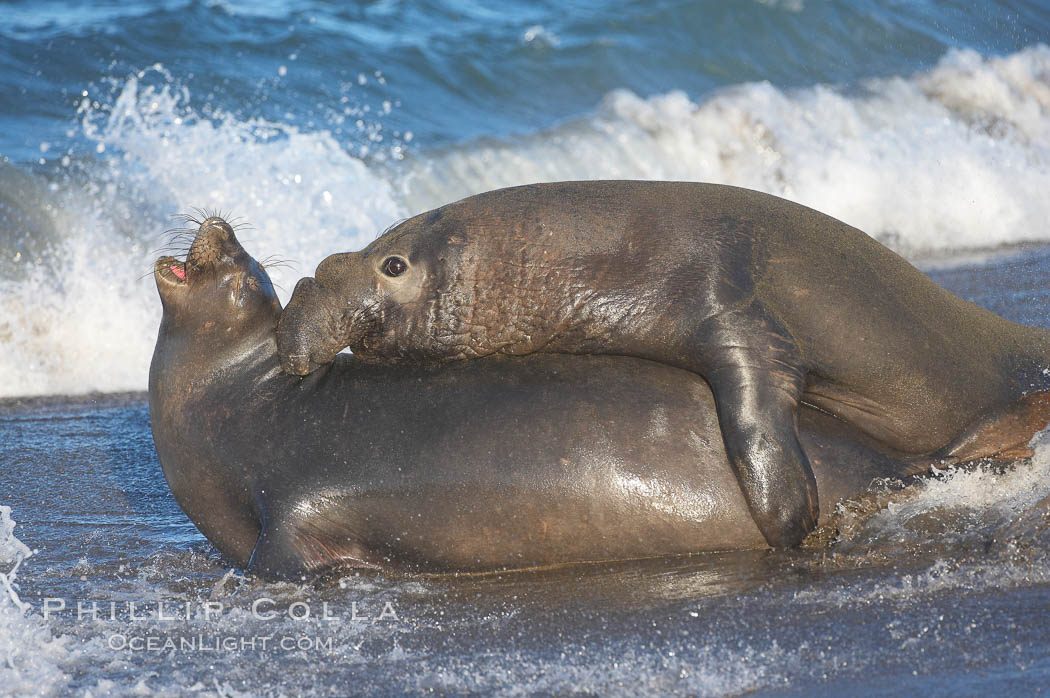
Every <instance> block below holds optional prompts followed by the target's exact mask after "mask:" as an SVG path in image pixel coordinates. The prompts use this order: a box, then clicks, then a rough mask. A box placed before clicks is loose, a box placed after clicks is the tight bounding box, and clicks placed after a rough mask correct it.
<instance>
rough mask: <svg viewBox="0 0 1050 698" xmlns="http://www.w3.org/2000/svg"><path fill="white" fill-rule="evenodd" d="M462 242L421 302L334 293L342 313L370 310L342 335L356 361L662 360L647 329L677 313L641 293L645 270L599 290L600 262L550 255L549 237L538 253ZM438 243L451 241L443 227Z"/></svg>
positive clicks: (508, 244) (348, 319) (372, 291)
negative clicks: (626, 356) (542, 356)
mask: <svg viewBox="0 0 1050 698" xmlns="http://www.w3.org/2000/svg"><path fill="white" fill-rule="evenodd" d="M459 235H460V236H461V239H460V241H459V242H457V243H451V244H448V246H447V248H445V249H443V250H442V252H441V257H442V258H443V259H444V260H445V263H443V264H441V265H439V266H438V267H437V268H436V269H431V270H429V271H430V275H429V276H428V279H427V282H426V284H425V285H424V290H423V293H422V298H421V300H419V301H417V302H416V303H412V304H403V303H391V302H385V303H384V302H383V301H382V300H381V298H382V294H381V293H380V292H379V291H378V290H377V289H376V288H374V287H371V288H368V289H366V290H365V291H364V292H363V293H362V292H358V293H357V294H356V298H357V299H362V300H354V297H355V296H354V294H353V292H350V293H347V292H346V291H344V292H343V293H342V294H340V293H338V292H336V293H335V294H334V295H335V298H340V296H341V298H340V300H334V301H333V306H335V305H336V304H339V303H341V304H343V305H345V306H348V307H350V308H355V309H356V308H367V310H366V311H365V312H360V311H357V312H346V313H344V315H343V318H342V321H341V323H342V326H343V328H344V329H343V332H342V335H341V336H342V337H343V338H346V339H347V340H350V341H347V342H346V344H345V345H348V346H350V348H351V350H352V351H353V352H354V354H355V355H356V356H358V357H359V358H361V359H362V360H364V361H368V362H371V363H396V362H399V361H413V362H443V361H453V360H459V359H469V358H478V357H483V356H489V355H492V354H506V355H512V356H521V355H526V354H533V353H537V352H549V353H560V352H566V353H573V354H604V353H615V354H620V353H633V354H634V355H637V356H645V357H648V356H649V355H651V354H653V352H652V351H650V350H649V347H647V346H643V340H644V339H645V337H647V336H650V335H649V333H648V332H647V331H646V330H647V326H648V324H649V323H655V322H657V321H658V320H659V318H661V317H665V316H666V315H667V308H666V301H665V296H662V295H661V294H660V293H657V292H653V293H649V294H646V293H639V292H638V291H637V289H638V288H639V287H644V284H643V283H642V281H644V279H642V278H636V276H635V274H636V273H637V270H639V269H642V268H643V266H644V265H624V266H623V267H621V268H618V269H610V270H609V272H608V274H607V275H606V277H605V278H604V279H602V280H601V283H595V280H594V275H595V272H594V269H593V267H594V266H595V265H594V264H593V262H591V261H590V260H588V259H586V258H585V257H581V256H579V255H571V254H566V253H565V251H563V250H557V249H548V247H551V248H553V246H548V247H545V246H544V241H543V238H542V237H539V238H538V239H539V242H534V243H528V244H530V245H533V246H534V247H536V249H533V250H530V249H527V247H523V246H522V242H521V241H522V240H523V239H524V240H530V239H533V238H537V236H529V235H522V236H508V235H488V234H485V233H484V231H480V232H479V233H478V234H476V235H475V236H471V235H470V231H469V229H468V231H467V232H466V233H463V232H461V233H460V234H459ZM433 236H434V237H436V238H447V237H449V236H448V234H447V232H446V231H444V230H441V229H439V230H436V231H434V233H433ZM468 241H470V242H469V244H470V250H471V251H470V253H469V254H466V251H467V250H468ZM511 248H513V249H511ZM639 276H641V274H639ZM347 298H350V299H351V300H349V301H348V300H347ZM420 306H422V307H420ZM635 345H637V346H635Z"/></svg>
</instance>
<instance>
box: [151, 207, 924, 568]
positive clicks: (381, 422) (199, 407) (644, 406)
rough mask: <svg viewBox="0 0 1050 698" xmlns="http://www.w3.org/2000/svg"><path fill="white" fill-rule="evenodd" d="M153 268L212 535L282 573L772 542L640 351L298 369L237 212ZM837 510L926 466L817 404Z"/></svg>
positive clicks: (168, 399)
mask: <svg viewBox="0 0 1050 698" xmlns="http://www.w3.org/2000/svg"><path fill="white" fill-rule="evenodd" d="M155 276H156V281H157V287H158V289H159V291H160V296H161V299H162V301H163V307H164V315H163V319H162V321H161V326H160V332H159V335H158V338H157V346H156V351H155V353H154V355H153V363H152V366H151V368H150V385H149V398H150V421H151V424H152V428H153V436H154V440H155V442H156V447H157V454H158V456H159V458H160V463H161V466H162V467H163V470H164V475H165V477H166V478H167V480H168V483H169V484H170V486H171V490H172V492H173V493H174V495H175V498H176V500H177V501H178V503H179V505H180V506H181V507H182V508H183V510H184V511H185V512H186V513H187V515H188V516H189V518H190V519H191V520H192V521H193V523H194V524H196V526H197V527H198V528H199V529H200V530H201V532H202V533H204V535H205V536H207V537H208V539H209V540H211V541H212V543H214V545H215V546H216V547H217V548H218V549H219V550H220V551H221V552H222V553H223V554H225V555H226V556H227V557H228V558H229V559H230V560H231V561H232V562H233V563H234V564H236V565H238V566H242V567H246V568H247V569H248V570H249V571H250V572H254V573H257V574H258V575H261V576H263V577H266V578H286V579H287V578H290V579H300V578H302V577H304V576H308V575H313V574H316V573H319V572H323V571H326V570H330V569H332V568H343V567H378V568H382V569H385V570H394V571H403V572H435V573H441V572H451V571H461V572H485V571H491V570H502V569H519V568H528V567H536V566H547V565H557V564H567V563H579V562H587V561H601V560H622V559H632V558H643V557H654V556H665V555H676V554H683V553H694V552H702V551H710V550H732V549H745V548H755V547H763V546H764V540H763V538H762V535H761V534H760V532H759V530H758V528H757V527H756V526H755V524H754V521H753V520H752V518H751V516H750V514H749V512H748V509H747V505H746V503H745V502H744V499H743V497H742V495H741V493H740V490H739V488H738V486H737V484H736V481H735V478H734V475H733V472H732V470H731V469H730V466H729V463H728V461H727V459H726V456H725V452H724V451H723V449H722V445H721V438H720V434H719V430H718V422H717V419H716V417H715V411H714V406H713V401H712V397H711V392H710V390H709V389H708V387H707V386H706V384H705V383H704V381H703V380H701V379H700V378H699V377H697V376H696V375H695V374H692V373H689V372H686V371H683V370H681V369H677V368H673V367H670V366H666V365H664V364H659V363H655V362H652V361H647V360H644V359H637V358H629V357H608V356H593V357H592V356H583V357H574V356H555V355H538V356H534V357H524V358H515V357H501V358H495V359H492V360H490V361H476V362H460V363H456V364H445V365H440V366H432V367H413V366H408V367H390V366H377V365H367V364H364V363H363V362H361V361H360V360H358V359H355V358H353V357H351V356H339V357H337V358H336V360H335V361H333V362H331V363H329V364H327V365H326V366H324V367H322V368H321V369H320V370H318V371H317V372H315V373H314V374H312V375H310V376H308V377H307V378H304V379H302V378H298V377H295V376H290V375H288V374H287V373H285V372H283V371H281V370H280V366H279V362H278V357H277V346H276V338H275V333H274V328H275V326H276V324H277V322H278V318H279V317H280V312H281V309H280V305H279V303H278V301H277V299H276V297H275V295H274V293H273V288H272V286H271V284H270V280H269V277H268V276H267V274H266V272H265V270H264V269H262V268H261V267H260V266H259V264H258V263H256V261H255V260H254V259H253V258H252V257H251V256H250V255H248V253H247V252H245V251H244V250H243V248H242V247H241V246H240V244H238V242H237V240H236V238H235V235H234V232H233V230H232V229H231V228H230V227H229V226H228V225H227V224H226V223H225V222H224V221H222V220H221V219H217V218H212V219H209V220H207V221H205V222H204V223H203V225H202V226H201V227H200V230H199V231H198V233H197V235H196V240H195V241H194V243H193V246H192V248H191V249H190V252H189V254H188V256H187V261H186V262H185V264H183V263H182V262H179V261H178V260H176V259H174V258H171V257H165V258H162V259H160V260H158V261H157V264H156V269H155ZM800 424H801V436H802V441H803V443H804V444H805V446H806V449H807V451H808V452H809V453H810V456H811V463H812V466H813V471H814V473H815V475H816V479H817V483H818V487H819V488H820V492H821V496H822V497H823V498H824V500H825V501H826V502H835V501H837V500H838V499H840V498H842V497H845V496H849V495H852V494H855V493H857V492H860V491H861V490H863V489H864V488H865V487H866V486H867V485H868V484H869V483H870V482H871V480H872V478H875V477H883V476H901V475H906V474H909V473H912V472H916V471H918V470H921V469H922V468H923V467H924V465H925V464H922V463H914V462H909V461H907V460H905V459H901V458H899V457H894V454H892V453H889V452H884V451H883V450H880V449H877V448H874V447H873V446H871V445H869V444H868V440H867V439H866V437H864V436H863V435H860V434H859V432H856V430H853V429H852V428H851V427H849V425H846V424H844V423H843V422H841V421H839V420H835V419H834V418H832V417H830V416H828V415H825V414H822V413H820V412H818V411H816V410H812V409H808V408H807V409H804V410H802V412H801V417H800Z"/></svg>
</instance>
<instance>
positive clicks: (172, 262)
mask: <svg viewBox="0 0 1050 698" xmlns="http://www.w3.org/2000/svg"><path fill="white" fill-rule="evenodd" d="M155 269H156V272H157V273H158V274H160V275H161V277H163V278H164V280H165V281H168V282H169V283H175V284H184V283H186V263H185V262H181V261H179V260H178V259H175V258H174V257H161V258H160V259H158V260H157V262H156V266H155Z"/></svg>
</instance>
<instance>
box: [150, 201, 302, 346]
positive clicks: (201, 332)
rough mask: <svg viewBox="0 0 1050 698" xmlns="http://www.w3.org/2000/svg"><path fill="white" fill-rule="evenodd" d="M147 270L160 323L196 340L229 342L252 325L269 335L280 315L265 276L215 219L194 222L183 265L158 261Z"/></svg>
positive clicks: (166, 259) (172, 260)
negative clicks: (152, 280) (157, 300)
mask: <svg viewBox="0 0 1050 698" xmlns="http://www.w3.org/2000/svg"><path fill="white" fill-rule="evenodd" d="M194 222H196V221H194ZM153 271H154V277H155V278H156V281H157V290H158V291H159V292H160V298H161V303H162V305H163V306H164V319H163V321H162V322H163V323H164V324H167V325H169V326H172V327H173V328H178V329H183V330H191V331H193V332H194V334H195V335H196V336H197V337H204V336H210V335H214V336H216V337H219V338H224V339H226V340H229V339H235V338H236V336H240V335H243V333H244V332H246V331H248V330H250V329H254V328H258V327H263V328H266V329H267V330H271V331H272V330H273V328H274V327H275V326H276V324H277V320H278V318H279V317H280V313H281V304H280V302H279V301H278V300H277V294H276V293H274V290H273V283H272V282H271V281H270V276H269V275H268V274H267V273H266V270H265V269H264V268H263V267H262V265H261V264H259V262H257V261H256V260H255V259H254V258H252V256H251V255H250V254H248V253H247V252H246V251H245V250H244V248H243V247H241V244H240V242H238V241H237V237H236V235H234V232H233V227H232V226H231V225H230V224H229V223H227V222H226V221H225V220H223V219H222V218H219V217H217V216H212V217H210V218H207V219H206V220H204V221H203V222H201V223H200V225H199V227H198V228H197V231H196V234H195V235H194V237H193V242H192V244H191V245H190V248H189V251H188V252H187V253H186V260H185V261H180V260H178V259H177V258H175V257H170V256H168V257H161V258H160V259H158V260H157V261H156V263H155V265H154V270H153Z"/></svg>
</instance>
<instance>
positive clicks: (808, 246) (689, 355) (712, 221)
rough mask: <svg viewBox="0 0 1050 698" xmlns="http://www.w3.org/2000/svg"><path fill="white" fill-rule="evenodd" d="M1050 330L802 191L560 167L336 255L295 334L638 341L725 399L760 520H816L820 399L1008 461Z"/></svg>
mask: <svg viewBox="0 0 1050 698" xmlns="http://www.w3.org/2000/svg"><path fill="white" fill-rule="evenodd" d="M1048 337H1050V335H1048V333H1047V332H1046V331H1045V330H1042V329H1034V328H1029V327H1022V326H1019V325H1015V324H1012V323H1010V322H1008V321H1006V320H1003V319H1001V318H999V317H997V316H995V315H993V314H991V313H989V312H987V311H985V310H982V309H981V308H979V307H977V306H975V305H973V304H971V303H967V302H964V301H962V300H960V299H959V298H957V297H955V296H953V295H952V294H951V293H949V292H947V291H945V290H944V289H942V288H940V287H938V286H937V285H936V284H935V283H933V281H931V280H930V279H929V278H928V277H927V276H926V275H925V274H923V273H922V272H920V271H919V270H917V269H915V268H914V267H913V266H911V265H910V264H908V262H906V261H905V260H904V259H902V258H901V257H899V256H897V255H896V254H894V253H893V252H891V251H890V250H888V249H887V248H885V247H883V246H882V245H880V244H879V243H877V242H876V241H874V240H873V239H872V238H870V237H869V236H868V235H866V234H864V233H863V232H861V231H860V230H857V229H855V228H851V227H850V226H848V225H846V224H844V223H842V222H840V221H837V220H835V219H834V218H831V217H829V216H826V215H824V214H821V213H819V212H817V211H814V210H812V209H809V208H806V207H805V206H800V205H798V204H795V203H792V202H789V201H786V200H783V199H780V198H777V197H774V196H770V195H767V194H761V193H759V192H755V191H750V190H746V189H739V188H736V187H729V186H721V185H713V184H696V183H685V182H629V181H609V182H561V183H552V184H535V185H529V186H522V187H514V188H511V189H503V190H499V191H494V192H490V193H487V194H481V195H478V196H472V197H470V198H468V199H464V200H462V201H460V202H457V203H453V204H450V205H448V206H443V207H441V208H439V209H436V210H434V211H430V212H427V213H424V214H422V215H419V216H416V217H415V218H411V219H409V220H408V221H406V222H404V223H402V224H400V225H398V226H397V227H395V228H393V229H392V230H390V231H389V232H387V233H386V234H385V235H383V236H381V237H380V238H379V239H377V240H376V241H375V242H373V243H372V244H371V245H369V246H368V247H366V248H365V249H364V250H363V251H361V252H357V253H348V254H339V255H333V256H332V257H329V258H328V259H326V260H324V261H323V262H322V263H321V265H320V266H319V267H318V268H317V272H316V280H313V279H305V280H303V281H302V282H300V284H299V285H298V286H297V287H296V289H295V293H294V295H293V297H292V299H291V301H290V303H289V306H288V309H287V311H286V312H285V314H284V317H283V318H282V321H281V325H280V328H279V332H278V342H279V347H280V352H281V356H282V359H283V364H284V366H285V367H286V369H287V370H289V371H290V372H294V373H298V374H306V373H308V372H310V371H311V370H313V369H314V368H316V367H317V366H318V365H321V364H324V363H325V362H327V361H330V360H331V359H332V357H333V356H334V355H335V354H336V353H337V352H338V351H339V350H340V349H342V348H343V347H345V346H350V348H351V349H352V350H353V351H354V353H355V354H356V355H357V356H358V357H359V358H360V359H362V360H364V361H373V362H395V361H402V362H404V361H443V360H449V359H461V358H467V357H478V356H485V355H489V354H500V353H502V354H515V355H519V354H530V353H533V352H555V353H571V354H621V355H628V356H637V357H642V358H646V359H652V360H655V361H659V362H662V363H666V364H670V365H672V366H677V367H681V368H685V369H688V370H690V371H693V372H695V373H698V374H700V375H701V376H703V377H704V378H706V379H707V382H708V383H709V384H710V386H711V388H712V390H713V391H714V394H715V402H716V405H717V408H718V417H719V421H720V423H721V429H722V436H723V438H724V443H725V449H726V452H727V453H728V454H729V459H730V462H731V463H732V464H733V469H734V471H735V472H736V475H737V478H738V480H739V483H740V486H741V488H742V490H743V492H744V495H745V497H746V498H747V501H748V504H749V506H750V507H751V511H752V513H753V515H754V517H755V521H756V522H757V524H758V527H759V528H760V529H761V531H762V533H763V535H764V536H765V538H766V540H767V541H768V542H769V543H770V544H771V545H774V546H787V545H793V544H796V543H798V542H799V541H800V540H801V539H802V538H803V537H804V536H805V535H806V533H807V532H809V531H810V530H811V529H812V527H813V525H814V522H815V521H816V518H817V513H818V504H817V491H816V487H815V484H814V479H813V473H812V472H811V465H810V463H809V462H808V459H807V457H806V453H805V451H804V450H803V449H802V447H801V446H800V444H799V441H798V434H797V429H796V418H797V413H798V408H799V403H800V402H801V401H805V402H807V403H809V404H812V405H815V406H816V407H819V408H820V409H823V410H826V411H828V412H830V413H832V414H834V415H836V416H838V417H840V418H842V419H844V420H847V421H849V422H851V423H852V424H854V425H856V426H858V427H860V428H861V429H862V430H864V431H865V432H867V433H868V434H870V435H872V436H873V437H875V438H877V439H879V440H880V441H882V442H883V443H885V444H887V445H889V446H891V447H893V448H896V449H899V450H901V451H904V452H908V453H916V454H920V453H921V454H931V453H936V454H937V455H939V456H943V457H945V458H975V457H984V456H1008V455H1010V454H1013V453H1016V452H1018V449H1023V448H1024V447H1025V446H1026V444H1027V443H1028V441H1029V439H1030V437H1031V436H1032V434H1033V433H1034V432H1035V431H1037V430H1038V429H1041V428H1042V427H1044V426H1045V425H1046V423H1047V420H1048V419H1050V410H1048V404H1050V401H1048V400H1047V399H1046V398H1045V397H1044V396H1041V395H1040V396H1036V397H1026V395H1027V394H1028V393H1029V392H1032V391H1040V390H1043V389H1045V388H1046V387H1047V386H1048V382H1050V381H1048V378H1047V376H1046V375H1045V374H1044V372H1043V370H1044V369H1045V368H1047V366H1048V365H1050V350H1048V345H1050V342H1048Z"/></svg>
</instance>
